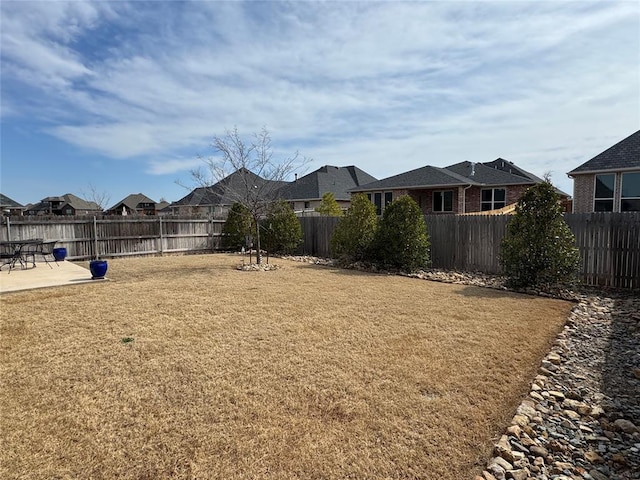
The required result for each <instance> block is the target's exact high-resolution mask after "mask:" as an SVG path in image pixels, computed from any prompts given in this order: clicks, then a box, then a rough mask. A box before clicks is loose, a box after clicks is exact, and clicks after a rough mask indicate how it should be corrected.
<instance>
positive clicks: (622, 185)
mask: <svg viewBox="0 0 640 480" xmlns="http://www.w3.org/2000/svg"><path fill="white" fill-rule="evenodd" d="M625 175H640V172H624V173H623V174H622V179H621V182H620V211H621V212H623V211H624V212H637V211H638V210H622V204H623V202H624V201H625V200H640V197H624V196H623V195H624V176H625ZM594 196H595V194H594Z"/></svg>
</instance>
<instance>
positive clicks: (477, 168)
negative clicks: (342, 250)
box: [351, 158, 542, 192]
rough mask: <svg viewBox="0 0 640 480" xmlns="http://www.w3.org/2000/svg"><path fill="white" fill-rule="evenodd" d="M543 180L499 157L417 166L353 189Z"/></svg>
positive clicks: (500, 183)
mask: <svg viewBox="0 0 640 480" xmlns="http://www.w3.org/2000/svg"><path fill="white" fill-rule="evenodd" d="M538 182H542V179H540V178H538V177H536V176H535V175H533V174H532V173H529V172H527V171H526V170H523V169H521V168H520V167H517V166H516V165H514V164H513V163H511V162H508V161H507V160H503V159H502V158H498V159H497V160H494V161H493V162H487V163H475V164H474V163H471V162H460V163H456V164H454V165H450V166H448V167H445V168H440V167H432V166H429V165H427V166H426V167H422V168H417V169H415V170H411V171H409V172H405V173H401V174H399V175H394V176H393V177H388V178H384V179H382V180H379V181H377V182H373V183H370V184H367V185H364V186H362V187H360V188H354V189H352V190H351V191H352V192H366V191H369V190H381V189H387V188H388V189H396V188H442V187H456V186H466V185H482V186H485V185H494V186H495V185H532V184H535V183H538Z"/></svg>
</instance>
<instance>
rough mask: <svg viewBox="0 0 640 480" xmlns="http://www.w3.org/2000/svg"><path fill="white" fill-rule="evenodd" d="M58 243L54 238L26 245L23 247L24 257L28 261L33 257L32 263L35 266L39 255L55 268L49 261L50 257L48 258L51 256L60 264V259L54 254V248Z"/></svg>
mask: <svg viewBox="0 0 640 480" xmlns="http://www.w3.org/2000/svg"><path fill="white" fill-rule="evenodd" d="M56 243H57V242H56V241H55V240H54V241H49V242H40V243H36V244H33V245H25V248H23V250H22V258H23V259H24V261H25V262H26V263H28V262H27V259H28V258H29V257H31V263H32V265H33V266H34V267H35V265H36V255H39V256H41V257H42V259H43V260H44V262H45V263H46V264H47V265H49V268H53V267H52V266H51V264H50V263H49V259H48V258H47V257H49V256H50V257H51V258H53V260H54V262H56V265H58V266H60V265H59V264H58V261H57V260H56V259H55V257H54V256H53V248H54V247H55V246H56Z"/></svg>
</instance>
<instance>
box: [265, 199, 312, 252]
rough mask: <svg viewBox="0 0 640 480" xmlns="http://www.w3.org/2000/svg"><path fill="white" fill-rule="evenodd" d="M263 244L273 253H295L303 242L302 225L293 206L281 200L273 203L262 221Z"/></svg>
mask: <svg viewBox="0 0 640 480" xmlns="http://www.w3.org/2000/svg"><path fill="white" fill-rule="evenodd" d="M260 231H261V233H262V242H263V243H262V245H263V247H264V249H265V250H266V251H267V252H271V253H280V254H282V253H286V254H290V253H295V250H296V249H297V248H298V246H299V245H300V243H301V242H302V226H301V225H300V221H299V220H298V217H296V214H295V213H293V210H292V209H291V206H290V205H289V204H288V203H287V202H285V201H283V200H281V201H279V202H276V203H274V204H273V206H272V207H271V209H270V212H269V214H268V215H267V217H266V218H265V219H264V220H263V221H262V222H261V223H260Z"/></svg>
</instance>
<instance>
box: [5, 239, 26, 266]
mask: <svg viewBox="0 0 640 480" xmlns="http://www.w3.org/2000/svg"><path fill="white" fill-rule="evenodd" d="M0 261H1V262H2V264H0V269H2V267H4V266H5V265H9V273H11V269H13V268H15V266H16V263H17V262H20V265H21V266H22V268H24V261H23V258H22V244H20V243H15V242H9V244H8V245H0Z"/></svg>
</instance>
